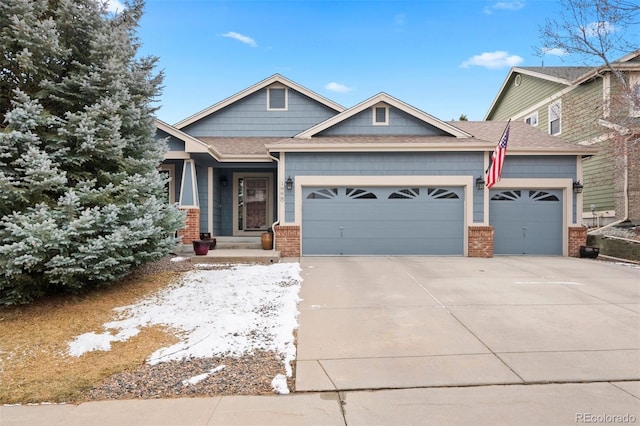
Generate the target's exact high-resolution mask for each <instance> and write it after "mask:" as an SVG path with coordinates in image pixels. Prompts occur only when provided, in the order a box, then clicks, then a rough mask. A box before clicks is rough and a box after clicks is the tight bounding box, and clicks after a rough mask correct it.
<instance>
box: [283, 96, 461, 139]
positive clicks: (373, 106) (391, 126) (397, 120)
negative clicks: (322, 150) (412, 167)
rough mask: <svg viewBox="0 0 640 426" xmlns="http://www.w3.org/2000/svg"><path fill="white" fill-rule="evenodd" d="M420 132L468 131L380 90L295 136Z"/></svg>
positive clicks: (451, 133) (457, 134) (448, 133)
mask: <svg viewBox="0 0 640 426" xmlns="http://www.w3.org/2000/svg"><path fill="white" fill-rule="evenodd" d="M355 135H357V136H365V135H381V136H382V135H413V136H416V135H421V136H453V137H457V138H469V137H471V135H470V134H468V133H466V132H464V131H462V130H460V129H458V128H456V127H454V126H453V125H451V124H449V123H446V122H444V121H441V120H439V119H437V118H435V117H434V116H432V115H429V114H427V113H425V112H423V111H421V110H419V109H417V108H415V107H413V106H411V105H409V104H406V103H404V102H402V101H400V100H398V99H396V98H394V97H393V96H390V95H388V94H386V93H384V92H381V93H379V94H377V95H375V96H373V97H371V98H369V99H367V100H365V101H364V102H361V103H359V104H358V105H356V106H354V107H352V108H349V109H347V110H345V111H343V112H341V113H340V114H337V115H335V116H333V117H331V118H329V119H327V120H326V121H324V122H322V123H319V124H317V125H316V126H313V127H311V128H310V129H308V130H305V131H303V132H301V133H299V134H297V135H296V136H295V138H297V139H309V138H312V137H319V136H355Z"/></svg>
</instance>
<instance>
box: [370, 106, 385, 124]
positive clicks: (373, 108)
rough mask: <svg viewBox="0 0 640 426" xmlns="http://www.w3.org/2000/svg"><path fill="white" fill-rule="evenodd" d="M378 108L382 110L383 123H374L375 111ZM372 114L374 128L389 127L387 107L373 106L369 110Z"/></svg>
mask: <svg viewBox="0 0 640 426" xmlns="http://www.w3.org/2000/svg"><path fill="white" fill-rule="evenodd" d="M378 108H384V122H381V121H376V117H377V115H376V110H377V109H378ZM371 112H372V116H373V117H372V122H373V125H374V126H388V125H389V107H388V106H387V105H374V106H373V107H372V108H371Z"/></svg>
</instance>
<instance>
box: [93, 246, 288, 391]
mask: <svg viewBox="0 0 640 426" xmlns="http://www.w3.org/2000/svg"><path fill="white" fill-rule="evenodd" d="M172 259H173V260H172ZM176 259H177V258H176V257H175V256H167V257H165V258H163V259H161V260H160V261H157V262H153V263H149V264H146V265H144V266H142V267H140V268H138V269H137V270H136V271H135V272H134V273H133V275H134V276H144V275H149V274H157V273H162V272H170V271H173V272H188V271H191V270H203V269H211V270H223V269H229V268H230V267H231V266H230V265H216V264H192V263H191V262H189V261H188V260H182V261H181V260H178V261H176ZM292 364H293V363H292ZM285 370H286V369H285V365H284V363H283V359H282V357H281V355H279V354H276V353H274V352H272V351H261V350H256V351H253V352H252V353H250V354H243V355H241V356H238V355H228V356H217V357H209V358H200V357H198V358H195V357H192V358H189V359H184V360H171V361H166V362H161V363H157V364H153V365H151V364H148V363H146V364H144V365H141V366H140V367H138V368H137V369H135V370H134V371H130V372H123V373H118V374H115V375H113V376H111V377H109V378H108V379H107V380H105V381H104V382H102V383H100V384H99V385H97V386H95V387H94V388H92V389H91V390H89V391H88V392H87V395H86V399H87V400H107V399H134V398H144V399H149V398H171V397H185V396H189V397H202V396H219V395H264V394H273V393H274V392H276V393H279V392H278V385H277V384H274V378H276V377H277V378H278V379H280V380H284V381H285V383H286V385H285V386H284V388H285V390H286V391H288V390H289V389H290V390H293V384H294V378H293V377H294V376H293V375H291V377H286V371H285ZM294 373H295V372H294Z"/></svg>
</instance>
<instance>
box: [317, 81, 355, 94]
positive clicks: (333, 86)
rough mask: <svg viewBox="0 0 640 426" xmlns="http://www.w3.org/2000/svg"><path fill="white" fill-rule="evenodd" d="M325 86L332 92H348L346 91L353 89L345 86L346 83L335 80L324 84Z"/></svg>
mask: <svg viewBox="0 0 640 426" xmlns="http://www.w3.org/2000/svg"><path fill="white" fill-rule="evenodd" d="M324 88H325V89H327V90H331V91H332V92H339V93H346V92H351V91H353V89H352V88H351V87H348V86H345V85H344V84H340V83H336V82H334V81H332V82H331V83H329V84H327V85H326V86H324Z"/></svg>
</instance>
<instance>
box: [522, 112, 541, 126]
mask: <svg viewBox="0 0 640 426" xmlns="http://www.w3.org/2000/svg"><path fill="white" fill-rule="evenodd" d="M524 122H525V123H527V124H528V125H530V126H537V125H538V111H536V112H534V113H533V114H531V115H529V116H527V117H525V119H524Z"/></svg>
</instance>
